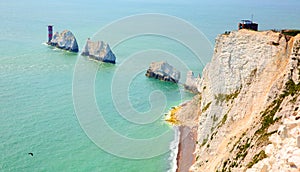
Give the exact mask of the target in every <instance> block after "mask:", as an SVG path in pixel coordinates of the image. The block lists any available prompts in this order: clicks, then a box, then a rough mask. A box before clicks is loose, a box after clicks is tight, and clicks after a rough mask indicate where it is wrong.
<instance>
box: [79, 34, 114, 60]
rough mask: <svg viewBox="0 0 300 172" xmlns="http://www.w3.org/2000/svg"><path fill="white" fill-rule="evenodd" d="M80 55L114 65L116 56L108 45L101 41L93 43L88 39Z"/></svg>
mask: <svg viewBox="0 0 300 172" xmlns="http://www.w3.org/2000/svg"><path fill="white" fill-rule="evenodd" d="M81 55H83V56H89V57H90V58H92V59H95V60H97V61H103V62H107V63H113V64H114V63H116V56H115V55H114V53H113V52H112V51H111V49H110V47H109V45H108V44H107V43H105V42H103V41H97V42H93V41H91V40H90V39H88V40H87V42H86V44H85V47H84V49H83V52H82V53H81Z"/></svg>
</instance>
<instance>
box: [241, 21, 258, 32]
mask: <svg viewBox="0 0 300 172" xmlns="http://www.w3.org/2000/svg"><path fill="white" fill-rule="evenodd" d="M238 29H239V30H240V29H250V30H255V31H257V30H258V24H257V23H254V22H252V21H251V20H241V22H240V23H239V28H238Z"/></svg>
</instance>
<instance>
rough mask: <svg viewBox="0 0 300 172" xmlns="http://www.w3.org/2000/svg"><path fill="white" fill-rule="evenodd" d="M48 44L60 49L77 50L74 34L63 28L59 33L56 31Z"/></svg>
mask: <svg viewBox="0 0 300 172" xmlns="http://www.w3.org/2000/svg"><path fill="white" fill-rule="evenodd" d="M48 44H49V45H52V46H56V47H58V48H60V49H64V50H69V51H72V52H78V44H77V41H76V38H75V36H74V35H73V33H72V32H71V31H69V30H64V31H62V32H61V33H58V32H56V33H55V34H54V35H53V38H52V40H51V41H50V42H48Z"/></svg>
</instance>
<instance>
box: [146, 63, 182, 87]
mask: <svg viewBox="0 0 300 172" xmlns="http://www.w3.org/2000/svg"><path fill="white" fill-rule="evenodd" d="M145 75H146V76H147V77H150V78H155V79H159V80H163V81H168V82H174V83H178V82H179V79H180V72H179V71H177V70H176V69H175V68H174V67H173V66H171V65H170V64H168V63H167V62H164V61H161V62H152V63H151V64H150V67H149V69H148V70H147V72H146V74H145Z"/></svg>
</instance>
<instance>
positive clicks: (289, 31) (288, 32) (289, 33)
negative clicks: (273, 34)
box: [281, 30, 300, 36]
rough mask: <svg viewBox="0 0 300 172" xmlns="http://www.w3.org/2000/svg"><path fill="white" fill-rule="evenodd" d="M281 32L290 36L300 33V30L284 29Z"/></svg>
mask: <svg viewBox="0 0 300 172" xmlns="http://www.w3.org/2000/svg"><path fill="white" fill-rule="evenodd" d="M281 33H282V34H284V35H288V36H296V35H297V34H299V33H300V30H282V31H281Z"/></svg>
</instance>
